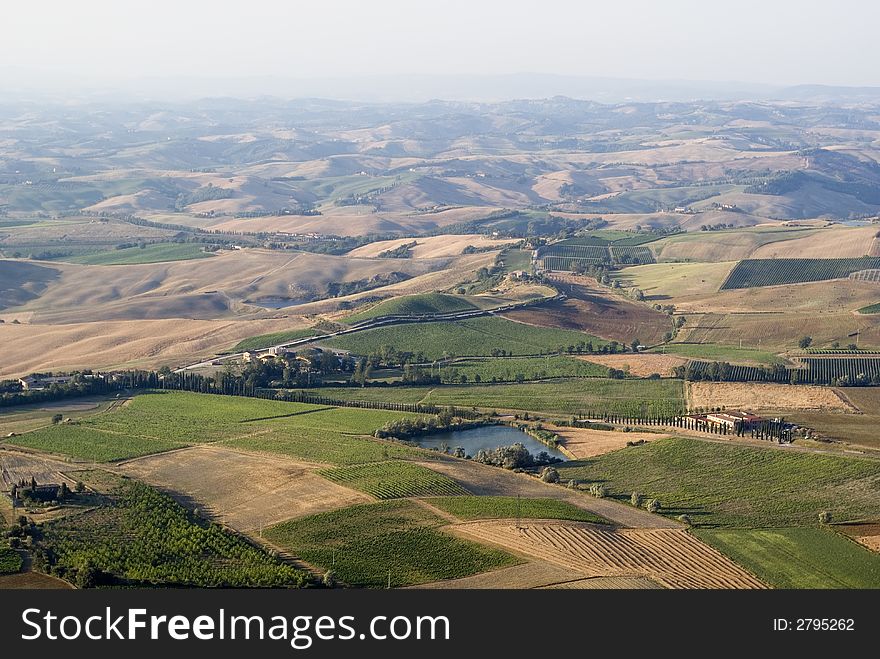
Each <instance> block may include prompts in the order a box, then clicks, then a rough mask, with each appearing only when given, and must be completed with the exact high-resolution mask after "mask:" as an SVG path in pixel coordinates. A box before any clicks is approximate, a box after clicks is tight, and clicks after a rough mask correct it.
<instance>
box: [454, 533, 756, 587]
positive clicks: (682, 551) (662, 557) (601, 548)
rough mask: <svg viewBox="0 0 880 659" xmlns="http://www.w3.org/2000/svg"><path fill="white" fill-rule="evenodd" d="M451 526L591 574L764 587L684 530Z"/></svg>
mask: <svg viewBox="0 0 880 659" xmlns="http://www.w3.org/2000/svg"><path fill="white" fill-rule="evenodd" d="M449 530H450V531H452V532H454V533H456V534H459V535H461V536H463V537H466V538H471V539H474V540H477V541H480V542H486V543H489V544H494V545H498V546H500V547H503V548H505V549H509V550H510V551H513V552H515V553H518V554H525V555H527V556H533V557H535V558H537V559H540V560H544V561H547V562H550V563H555V564H557V565H561V566H563V567H566V568H569V569H571V570H573V571H575V572H579V573H581V574H583V575H584V576H587V577H647V578H648V579H650V580H652V581H654V582H656V583H658V584H660V585H662V586H665V587H667V588H736V589H741V588H743V589H748V588H765V587H766V586H765V585H764V584H763V583H761V582H760V581H759V580H758V579H756V578H755V577H754V576H752V575H751V574H749V573H748V572H746V571H745V570H744V569H742V568H741V567H739V566H738V565H736V564H735V563H734V562H733V561H731V560H730V559H728V558H727V557H726V556H724V555H723V554H721V553H720V552H718V551H716V550H715V549H712V548H710V547H708V546H707V545H705V544H703V543H702V542H700V541H699V540H697V539H696V538H695V537H694V536H692V535H690V534H689V533H688V532H687V531H685V530H682V529H650V530H632V529H625V530H616V531H609V530H606V529H599V528H597V527H595V526H591V525H589V524H584V523H558V522H553V523H550V522H540V521H539V522H531V521H529V522H528V523H520V525H519V527H518V528H517V526H516V525H515V524H514V523H513V522H511V521H510V520H492V521H481V522H468V523H463V524H456V525H455V526H453V527H450V528H449Z"/></svg>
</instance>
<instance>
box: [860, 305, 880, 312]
mask: <svg viewBox="0 0 880 659" xmlns="http://www.w3.org/2000/svg"><path fill="white" fill-rule="evenodd" d="M859 313H864V314H872V313H880V302H878V303H877V304H869V305H868V306H867V307H862V308H861V309H859Z"/></svg>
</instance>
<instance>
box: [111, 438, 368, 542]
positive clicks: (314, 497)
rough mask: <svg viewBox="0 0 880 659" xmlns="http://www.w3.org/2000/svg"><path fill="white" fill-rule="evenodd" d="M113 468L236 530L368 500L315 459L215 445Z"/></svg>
mask: <svg viewBox="0 0 880 659" xmlns="http://www.w3.org/2000/svg"><path fill="white" fill-rule="evenodd" d="M119 469H120V471H122V472H123V473H125V474H126V475H129V476H132V477H134V478H138V479H140V480H143V481H145V482H147V483H149V484H151V485H156V486H158V487H160V488H162V489H164V490H167V491H169V493H170V494H172V495H174V496H176V497H177V498H179V499H180V500H181V501H182V502H183V503H185V504H186V505H190V506H198V507H200V508H202V509H203V510H205V511H206V512H208V513H209V514H211V515H212V517H214V518H215V519H216V520H217V521H219V522H222V523H224V524H226V525H228V526H230V527H232V528H234V529H236V530H238V531H254V530H256V529H259V528H262V527H265V526H269V525H271V524H276V523H278V522H282V521H284V520H288V519H291V518H295V517H303V516H306V515H312V514H315V513H319V512H324V511H327V510H333V509H336V508H344V507H346V506H352V505H355V504H358V503H365V502H369V501H373V499H372V498H371V497H369V496H367V495H366V494H363V493H361V492H356V491H354V490H350V489H348V488H345V487H342V486H340V485H336V484H335V483H331V482H330V481H327V480H324V479H323V478H321V477H320V476H318V475H317V474H315V473H314V469H315V465H308V464H305V463H302V462H296V461H294V460H289V459H286V458H283V457H280V456H276V455H272V456H265V455H259V454H254V453H245V452H243V451H235V450H232V449H228V448H221V447H216V446H197V447H193V448H187V449H183V450H180V451H171V452H169V453H163V454H160V455H155V456H150V457H146V458H141V459H137V460H131V461H129V462H126V463H122V464H121V465H120V467H119Z"/></svg>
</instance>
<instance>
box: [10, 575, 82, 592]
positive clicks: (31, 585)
mask: <svg viewBox="0 0 880 659" xmlns="http://www.w3.org/2000/svg"><path fill="white" fill-rule="evenodd" d="M72 588H73V586H72V585H71V584H69V583H67V582H66V581H64V580H62V579H59V578H58V577H52V576H50V575H48V574H43V573H42V572H19V573H18V574H4V575H2V576H0V590H25V589H37V590H71V589H72Z"/></svg>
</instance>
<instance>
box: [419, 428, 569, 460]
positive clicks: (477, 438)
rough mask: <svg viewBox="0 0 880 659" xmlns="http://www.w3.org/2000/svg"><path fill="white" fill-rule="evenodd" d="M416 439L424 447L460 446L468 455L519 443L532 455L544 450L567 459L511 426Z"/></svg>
mask: <svg viewBox="0 0 880 659" xmlns="http://www.w3.org/2000/svg"><path fill="white" fill-rule="evenodd" d="M416 441H417V442H418V443H419V445H420V446H423V447H424V448H436V449H440V450H442V449H443V447H444V445H445V446H446V447H448V448H449V450H450V451H451V450H453V449H455V448H456V447H458V446H461V447H462V448H463V449H464V450H465V452H466V453H467V454H468V455H476V453H477V451H479V450H480V449H483V450H486V451H491V450H492V449H495V448H498V447H499V446H510V445H511V444H517V443H519V444H522V445H523V446H525V447H526V449H528V451H529V453H531V454H532V455H537V454H538V453H540V452H541V451H546V452H547V453H548V454H550V455H552V456H553V457H555V458H559V459H560V460H567V458H566V456H565V454H564V453H562V451H559V450H557V449H553V448H550V447H549V446H547V445H546V444H542V443H541V442H539V441H538V440H537V439H535V438H534V437H530V436H529V435H527V434H525V433H524V432H523V431H521V430H517V429H516V428H513V427H511V426H480V427H479V428H470V429H468V430H454V431H452V432H438V433H434V434H432V435H425V436H423V437H419V438H418V439H417V440H416Z"/></svg>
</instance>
